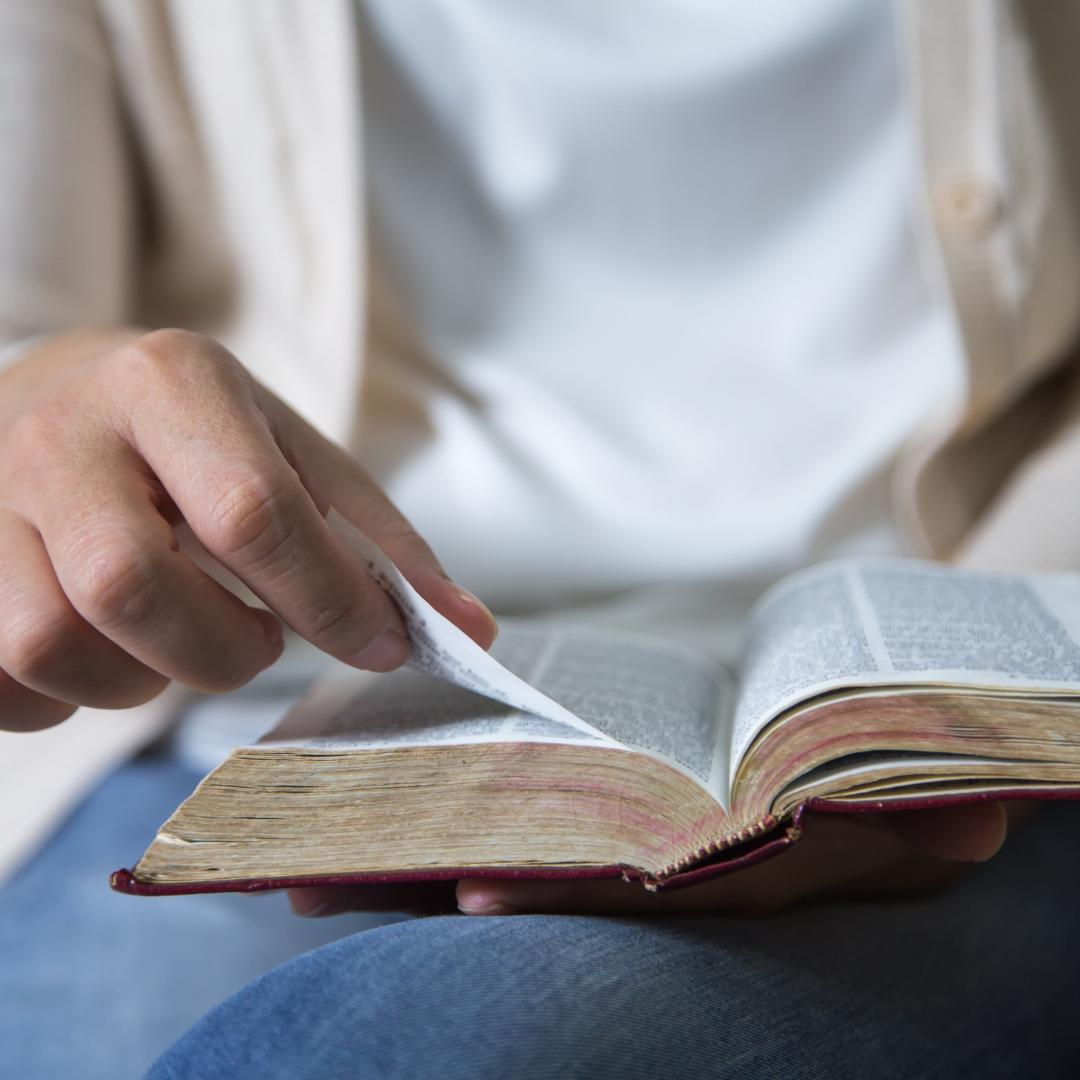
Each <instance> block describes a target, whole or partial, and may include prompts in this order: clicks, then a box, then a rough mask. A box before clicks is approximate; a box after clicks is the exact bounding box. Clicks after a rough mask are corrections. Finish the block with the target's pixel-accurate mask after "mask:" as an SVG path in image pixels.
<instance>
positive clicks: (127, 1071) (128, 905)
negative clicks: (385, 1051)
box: [0, 756, 386, 1080]
mask: <svg viewBox="0 0 1080 1080" xmlns="http://www.w3.org/2000/svg"><path fill="white" fill-rule="evenodd" d="M199 778H200V775H199V773H197V772H194V771H192V770H191V769H189V768H186V767H184V766H183V765H182V764H181V763H179V762H178V761H176V760H174V759H173V758H170V757H167V756H159V757H150V758H144V759H141V760H139V761H136V762H133V763H131V764H130V765H128V766H126V767H125V768H123V769H121V770H119V771H118V772H117V773H116V774H114V775H113V776H112V777H110V778H109V779H108V780H107V781H106V782H105V783H104V784H102V785H101V787H99V788H98V790H97V791H95V792H94V793H93V794H92V795H91V796H90V798H89V799H87V800H86V802H85V803H84V804H83V806H81V807H80V808H79V810H78V811H76V812H75V813H74V814H73V815H72V817H71V818H70V819H69V820H68V822H67V823H66V824H65V825H64V826H63V827H62V828H61V829H60V830H59V831H58V833H57V834H56V836H55V837H54V838H53V839H52V841H51V842H50V843H49V844H48V846H47V847H46V848H45V849H44V850H43V851H41V852H40V853H39V854H38V856H37V857H36V858H35V859H34V860H33V861H32V862H31V863H30V864H29V865H27V866H26V867H25V868H24V869H23V871H22V872H21V873H20V874H18V875H17V876H16V878H15V879H14V880H13V881H11V882H10V883H9V884H8V885H7V886H6V887H5V888H3V889H2V890H0V1075H2V1076H5V1077H6V1076H18V1077H21V1078H25V1080H54V1078H56V1080H60V1078H63V1080H97V1078H101V1080H106V1078H108V1080H124V1078H125V1077H130V1078H132V1080H134V1078H136V1077H139V1076H141V1075H142V1074H143V1073H144V1071H145V1070H146V1068H147V1067H148V1066H149V1065H150V1063H151V1062H152V1061H153V1060H154V1058H155V1057H157V1056H158V1055H159V1054H160V1053H161V1052H162V1051H163V1050H164V1049H165V1048H166V1047H167V1046H168V1045H169V1044H170V1043H171V1042H172V1041H173V1040H174V1039H175V1038H177V1037H178V1036H179V1035H180V1034H181V1033H182V1032H183V1031H184V1030H186V1029H187V1028H188V1027H189V1026H190V1025H191V1024H192V1023H194V1022H195V1021H196V1020H197V1019H198V1018H199V1017H200V1016H202V1014H203V1013H205V1012H206V1010H207V1009H209V1008H211V1007H212V1006H213V1005H215V1004H217V1003H218V1002H219V1001H221V1000H222V999H224V998H226V997H228V996H229V995H230V994H232V993H233V992H234V991H236V990H238V989H240V988H241V987H243V986H244V985H245V984H247V983H249V982H250V981H251V980H252V979H254V978H256V977H257V976H259V975H261V974H262V973H264V972H266V971H269V970H270V969H272V968H274V967H275V966H277V965H279V964H281V963H283V962H284V961H286V960H288V959H290V958H292V957H295V956H298V955H300V954H302V953H305V952H307V951H309V950H311V949H314V948H316V947H317V946H320V945H323V944H325V943H326V942H328V941H331V940H333V939H335V938H338V937H341V936H343V935H345V934H349V933H353V932H355V931H357V930H359V929H363V928H365V927H368V926H373V925H378V924H380V923H382V922H385V921H386V919H385V918H379V917H374V916H372V917H365V916H347V917H344V918H343V919H332V920H323V921H319V922H313V921H309V920H304V919H297V918H295V917H294V916H292V915H291V914H290V913H289V911H288V906H287V904H286V903H285V898H284V896H282V895H262V896H236V895H218V896H191V897H174V898H168V899H159V900H146V899H142V898H137V897H129V896H121V895H118V894H116V893H113V892H111V891H110V890H109V887H108V875H109V873H110V872H111V871H112V870H116V869H118V868H119V867H120V866H130V865H131V864H132V862H133V861H134V860H135V859H137V858H138V856H139V855H141V854H142V851H143V849H144V848H145V847H146V845H147V844H148V843H149V841H150V840H151V839H152V838H153V835H154V832H155V830H156V829H157V827H158V825H160V824H161V823H162V822H163V821H164V820H165V818H166V817H168V815H169V814H170V813H171V812H172V811H173V810H174V809H175V808H176V806H177V804H178V803H179V802H180V801H181V800H182V799H183V798H185V797H186V796H187V795H188V794H190V792H191V790H192V788H194V786H195V784H196V783H197V782H198V780H199Z"/></svg>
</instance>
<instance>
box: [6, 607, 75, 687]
mask: <svg viewBox="0 0 1080 1080" xmlns="http://www.w3.org/2000/svg"><path fill="white" fill-rule="evenodd" d="M79 630H80V626H79V623H78V617H77V616H76V615H75V614H74V612H71V611H68V610H64V609H53V610H40V609H39V610H35V611H33V612H32V613H28V614H26V615H25V616H24V617H22V618H21V619H16V620H15V621H13V622H12V623H9V624H8V626H7V627H5V630H4V641H3V657H4V669H5V670H6V671H7V672H8V673H9V674H10V675H11V676H12V677H13V678H14V679H17V680H18V681H19V682H20V683H24V684H27V685H41V684H48V683H51V682H54V681H56V680H57V679H58V678H62V677H63V675H64V674H65V673H66V672H67V670H68V669H69V668H70V667H71V666H72V665H73V663H75V662H76V661H77V653H78V645H79V636H80V634H79Z"/></svg>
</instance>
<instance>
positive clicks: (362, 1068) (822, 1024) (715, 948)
mask: <svg viewBox="0 0 1080 1080" xmlns="http://www.w3.org/2000/svg"><path fill="white" fill-rule="evenodd" d="M1077 825H1080V807H1074V806H1057V807H1051V808H1048V809H1047V810H1046V811H1044V812H1043V813H1042V814H1040V815H1038V816H1037V817H1036V818H1035V819H1034V820H1033V821H1032V822H1030V823H1029V824H1028V825H1027V826H1026V827H1025V828H1024V829H1022V830H1021V831H1020V832H1019V833H1018V834H1017V836H1016V837H1015V838H1013V839H1012V840H1011V841H1010V842H1009V843H1008V844H1007V845H1006V848H1005V850H1004V851H1003V852H1002V854H1001V855H1000V856H999V857H998V858H997V859H995V860H993V861H992V862H991V863H988V864H986V865H984V866H981V867H979V868H977V869H976V870H975V871H974V872H973V873H972V874H971V875H970V876H969V877H968V878H967V879H965V880H964V881H963V882H962V883H961V884H959V885H958V886H955V887H954V888H952V889H951V890H949V891H948V892H946V893H944V894H941V895H938V896H934V897H929V898H924V899H920V900H915V901H911V900H908V901H904V902H889V903H875V904H860V905H856V904H828V905H820V906H817V907H813V908H807V909H804V910H801V911H795V912H790V913H787V914H785V915H782V916H779V917H774V918H770V919H762V920H756V921H755V920H732V919H683V920H652V921H647V920H629V919H627V920H619V919H594V918H588V917H580V918H567V917H542V916H524V917H513V918H503V919H473V918H470V919H466V918H456V917H448V918H435V919H426V920H417V921H413V922H409V923H400V924H397V925H394V926H386V927H381V928H379V929H375V930H370V931H367V932H366V933H363V934H359V935H354V936H352V937H349V938H345V939H343V940H340V941H337V942H335V943H333V944H330V945H327V946H325V947H323V948H320V949H318V950H315V951H314V952H312V953H309V954H307V955H305V956H303V957H301V958H299V959H296V960H293V961H291V962H290V963H288V964H285V965H284V966H282V967H280V968H278V969H276V970H275V971H273V972H271V973H269V974H268V975H266V976H264V977H262V978H261V979H259V980H257V981H256V982H255V983H253V984H252V985H250V986H248V987H246V988H245V989H244V990H242V991H241V992H240V993H238V994H237V995H235V996H233V997H232V998H230V999H229V1000H228V1001H226V1002H224V1003H223V1004H222V1005H221V1006H219V1007H218V1008H217V1009H215V1010H213V1011H212V1012H211V1013H210V1014H209V1015H208V1016H207V1017H205V1018H204V1019H203V1020H202V1021H201V1022H200V1023H199V1024H198V1025H196V1026H195V1027H194V1028H193V1029H192V1030H191V1031H190V1032H188V1033H187V1034H186V1035H185V1036H184V1037H183V1038H182V1039H181V1040H180V1041H179V1042H178V1043H177V1044H176V1045H175V1046H174V1047H173V1048H172V1049H171V1050H170V1051H169V1052H168V1053H167V1054H166V1055H165V1057H164V1058H163V1059H162V1060H161V1061H159V1062H158V1063H157V1065H156V1066H155V1067H154V1069H152V1070H151V1073H150V1078H152V1080H166V1078H170V1080H179V1078H194V1077H199V1078H201V1080H214V1078H216V1077H226V1076H227V1077H235V1078H245V1077H249V1076H250V1077H260V1078H264V1080H269V1078H274V1077H282V1078H284V1077H289V1078H290V1080H304V1078H312V1080H314V1078H319V1080H323V1078H331V1077H335V1078H336V1077H354V1076H365V1077H367V1076H371V1077H411V1076H415V1075H427V1074H430V1073H432V1072H437V1073H438V1075H440V1076H447V1077H465V1076H468V1077H504V1076H522V1077H536V1078H546V1077H553V1078H554V1077H560V1078H562V1077H573V1076H582V1077H586V1076H587V1077H601V1078H603V1077H638V1076H640V1077H646V1076H648V1077H652V1076H655V1075H656V1074H657V1073H658V1072H659V1071H661V1070H663V1071H667V1072H671V1071H673V1070H674V1071H677V1072H678V1073H680V1074H682V1075H692V1076H698V1077H740V1078H753V1077H766V1076H768V1077H773V1076H777V1075H783V1076H785V1077H818V1076H820V1077H843V1076H866V1075H873V1076H876V1077H911V1076H918V1077H935V1076H941V1077H957V1076H979V1077H997V1076H1002V1077H1005V1076H1008V1077H1013V1076H1018V1075H1023V1076H1031V1077H1043V1076H1045V1077H1055V1076H1071V1075H1073V1074H1074V1073H1075V1071H1076V1067H1077V1062H1078V1061H1080V1038H1078V1036H1077V1035H1076V1034H1075V1033H1074V1025H1073V1018H1072V1011H1073V1006H1072V1002H1073V1001H1075V1000H1076V996H1077V992H1078V991H1080V964H1078V961H1080V920H1077V918H1076V915H1075V896H1076V894H1077V886H1078V885H1080V846H1078V845H1077V844H1076V843H1075V840H1074V836H1075V834H1076V827H1077Z"/></svg>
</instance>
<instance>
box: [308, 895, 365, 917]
mask: <svg viewBox="0 0 1080 1080" xmlns="http://www.w3.org/2000/svg"><path fill="white" fill-rule="evenodd" d="M352 910H353V909H352V908H351V907H349V905H348V904H343V903H341V902H340V901H338V900H324V901H323V902H322V903H321V904H317V905H316V906H315V907H313V908H312V909H311V910H310V911H305V912H304V914H303V915H301V916H300V917H301V918H302V919H328V918H330V916H331V915H344V914H345V913H346V912H348V911H352Z"/></svg>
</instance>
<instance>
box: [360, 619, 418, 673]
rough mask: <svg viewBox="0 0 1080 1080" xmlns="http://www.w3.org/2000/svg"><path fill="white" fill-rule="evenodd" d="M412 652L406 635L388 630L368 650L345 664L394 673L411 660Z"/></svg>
mask: <svg viewBox="0 0 1080 1080" xmlns="http://www.w3.org/2000/svg"><path fill="white" fill-rule="evenodd" d="M411 651H412V649H411V647H410V645H409V639H408V638H407V637H406V636H405V635H404V634H401V633H398V631H397V630H391V629H389V628H387V629H386V630H383V631H382V632H381V633H380V634H379V636H378V637H377V638H376V639H375V640H374V641H373V642H372V643H371V644H370V645H369V646H368V647H367V648H366V649H364V650H363V651H361V652H358V653H356V654H355V655H353V656H350V657H349V658H348V659H347V660H346V661H345V662H346V663H347V664H351V665H352V666H353V667H358V668H364V669H365V670H366V671H393V670H394V668H399V667H401V665H402V664H404V663H405V661H406V660H408V659H409V653H410V652H411Z"/></svg>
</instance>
